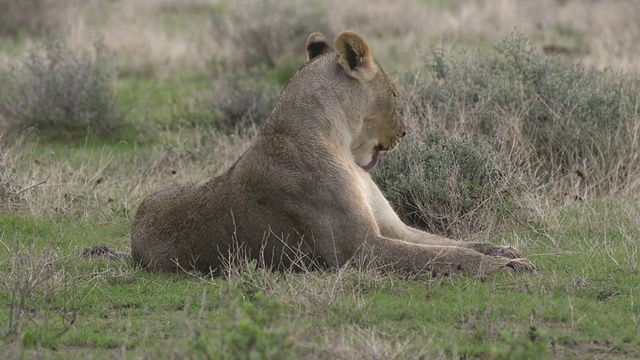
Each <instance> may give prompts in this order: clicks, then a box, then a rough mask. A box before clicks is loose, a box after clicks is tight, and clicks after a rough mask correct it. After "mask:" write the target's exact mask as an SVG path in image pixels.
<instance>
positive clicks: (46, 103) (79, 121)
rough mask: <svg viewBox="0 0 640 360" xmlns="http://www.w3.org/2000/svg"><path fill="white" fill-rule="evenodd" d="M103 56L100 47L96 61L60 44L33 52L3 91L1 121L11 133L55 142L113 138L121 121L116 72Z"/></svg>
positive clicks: (49, 44) (16, 70)
mask: <svg viewBox="0 0 640 360" xmlns="http://www.w3.org/2000/svg"><path fill="white" fill-rule="evenodd" d="M101 50H102V49H101V47H100V46H99V45H96V53H97V59H95V60H94V58H93V57H92V56H91V55H90V54H88V53H84V54H76V53H74V52H71V51H70V50H68V49H66V48H65V47H64V46H63V45H62V44H60V43H47V44H46V45H44V46H42V47H41V48H37V49H34V50H32V51H31V52H30V53H29V55H28V56H27V57H26V58H25V59H24V60H23V61H22V62H21V64H20V65H21V66H19V67H17V68H14V70H13V72H12V73H11V74H10V75H9V79H8V81H7V82H6V84H5V86H3V89H2V90H3V91H2V96H0V115H2V116H3V117H4V119H5V122H7V123H8V129H9V130H22V129H25V128H28V127H35V128H37V129H39V130H44V131H48V132H50V133H51V134H52V135H54V137H69V136H75V135H85V134H89V133H93V134H97V135H110V134H113V133H114V131H115V130H116V129H117V128H118V122H119V120H120V119H121V115H120V111H119V106H118V101H117V98H116V96H115V92H114V91H113V89H112V79H113V75H114V70H113V68H112V67H110V65H109V63H108V60H107V59H106V58H105V57H104V56H103V53H102V52H101Z"/></svg>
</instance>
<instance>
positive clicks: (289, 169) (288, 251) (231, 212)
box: [131, 32, 535, 274]
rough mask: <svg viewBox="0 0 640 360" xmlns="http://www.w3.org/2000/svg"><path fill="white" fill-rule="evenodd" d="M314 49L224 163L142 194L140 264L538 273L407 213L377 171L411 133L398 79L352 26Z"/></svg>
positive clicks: (135, 253) (136, 223)
mask: <svg viewBox="0 0 640 360" xmlns="http://www.w3.org/2000/svg"><path fill="white" fill-rule="evenodd" d="M307 54H308V62H307V63H306V64H305V65H304V66H303V67H302V68H301V69H300V70H299V71H298V72H297V73H296V74H295V75H294V76H293V78H292V79H291V81H290V83H289V85H288V86H287V87H286V89H285V90H284V91H283V92H282V95H281V97H280V100H279V101H278V103H277V104H276V106H275V108H274V109H273V112H272V113H271V116H270V117H269V119H268V120H267V121H266V123H265V124H264V127H263V128H262V130H261V131H260V133H259V134H258V136H257V138H256V139H255V142H254V143H253V144H252V145H251V147H250V148H249V149H248V150H247V151H246V152H245V153H244V154H243V155H242V156H241V157H240V158H239V159H238V160H237V161H236V163H235V164H234V165H233V166H232V167H231V168H230V169H229V170H228V171H227V172H226V173H224V174H223V175H221V176H218V177H216V178H213V179H211V180H209V181H203V182H199V183H196V184H190V185H181V186H175V187H171V188H168V189H164V190H161V191H158V192H156V193H155V194H152V195H151V196H149V197H148V198H146V199H145V200H144V201H143V202H142V204H141V205H140V208H139V209H138V211H137V213H136V215H135V218H134V220H133V228H132V232H131V255H132V257H133V259H134V260H135V261H136V262H138V263H139V264H140V265H142V266H144V267H146V268H148V269H150V270H162V271H176V270H179V269H187V270H190V269H198V270H201V271H204V272H206V273H209V272H219V271H220V270H221V269H223V268H224V266H225V264H226V263H227V262H228V261H229V260H228V259H229V257H230V254H233V253H238V254H242V256H243V257H246V258H247V259H258V260H259V263H261V264H263V265H265V266H268V267H272V268H274V269H289V268H299V267H302V268H304V267H307V266H312V265H314V266H317V265H319V266H325V267H333V268H337V267H341V266H343V265H345V264H347V263H350V262H353V263H355V264H359V265H361V264H363V263H366V264H370V265H374V266H379V267H382V268H384V269H388V270H391V271H399V272H406V273H420V272H429V273H452V272H463V273H472V274H484V273H489V272H492V271H495V270H499V269H513V270H522V271H529V272H533V271H535V267H534V266H533V264H532V263H531V262H529V260H527V259H524V258H521V257H520V253H519V252H518V251H516V250H515V249H513V248H511V247H501V246H496V245H493V244H490V243H476V242H463V241H454V240H450V239H446V238H443V237H440V236H437V235H433V234H429V233H425V232H423V231H420V230H417V229H414V228H411V227H409V226H407V225H405V224H404V223H402V221H400V219H399V218H398V216H397V215H396V214H395V212H394V211H393V209H392V208H391V206H390V205H389V203H388V202H387V200H386V199H385V198H384V196H383V195H382V193H381V192H380V190H379V189H378V187H377V186H376V184H375V183H374V182H373V180H372V179H371V176H370V175H369V172H370V171H372V170H373V169H374V168H375V166H376V163H377V162H378V158H379V155H380V152H382V151H387V150H391V149H392V148H394V147H395V146H396V145H397V144H398V142H399V141H400V139H401V138H402V137H403V136H404V134H405V129H404V124H403V123H402V120H401V119H400V117H399V115H398V111H397V109H396V93H395V89H394V84H393V83H392V81H391V79H390V78H389V77H388V76H387V75H386V74H385V73H384V71H383V70H382V69H381V68H380V66H379V65H378V64H377V63H376V61H375V60H374V59H373V57H372V55H371V51H370V50H369V46H368V45H367V44H366V43H365V41H364V40H363V39H362V38H360V37H359V36H358V35H356V34H355V33H353V32H343V33H341V34H339V35H338V36H337V38H336V40H335V48H333V49H332V48H331V47H330V46H329V44H328V43H327V42H326V40H325V38H324V36H323V35H322V34H319V33H313V34H311V36H309V40H308V41H307ZM231 256H233V255H231ZM354 260H358V261H354Z"/></svg>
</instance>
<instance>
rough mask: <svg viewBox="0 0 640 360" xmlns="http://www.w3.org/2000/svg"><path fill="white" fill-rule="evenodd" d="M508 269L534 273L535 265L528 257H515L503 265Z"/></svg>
mask: <svg viewBox="0 0 640 360" xmlns="http://www.w3.org/2000/svg"><path fill="white" fill-rule="evenodd" d="M505 266H506V267H507V268H508V269H510V270H513V271H516V272H529V273H534V274H535V273H536V270H537V269H536V266H535V265H533V263H531V261H529V260H528V259H525V258H517V259H512V260H509V261H508V262H507V264H506V265H505Z"/></svg>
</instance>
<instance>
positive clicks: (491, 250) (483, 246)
mask: <svg viewBox="0 0 640 360" xmlns="http://www.w3.org/2000/svg"><path fill="white" fill-rule="evenodd" d="M468 247H469V248H471V249H473V250H475V251H477V252H479V253H481V254H485V255H489V256H498V257H504V258H507V259H519V258H521V257H522V254H521V253H520V251H518V250H516V249H514V248H512V247H511V246H498V245H494V244H492V243H482V242H477V243H469V244H468Z"/></svg>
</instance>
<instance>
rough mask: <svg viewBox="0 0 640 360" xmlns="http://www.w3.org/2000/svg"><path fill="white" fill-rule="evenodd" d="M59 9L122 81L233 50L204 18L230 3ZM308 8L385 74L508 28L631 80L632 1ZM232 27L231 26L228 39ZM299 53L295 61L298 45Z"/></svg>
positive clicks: (286, 2) (637, 49) (78, 42)
mask: <svg viewBox="0 0 640 360" xmlns="http://www.w3.org/2000/svg"><path fill="white" fill-rule="evenodd" d="M65 2H66V6H64V8H63V9H62V10H61V12H60V13H59V14H57V15H56V17H57V18H59V19H62V23H64V24H65V27H66V28H65V30H66V31H64V32H63V34H66V35H64V37H65V40H67V43H68V44H70V46H71V47H73V48H75V49H80V50H91V47H92V44H93V43H94V42H95V41H96V40H97V39H100V38H101V39H103V41H104V44H105V45H106V46H107V48H108V49H110V50H111V51H113V52H114V53H116V54H118V56H119V58H120V59H121V66H122V68H123V71H124V72H126V73H129V74H139V75H151V76H154V77H167V76H173V75H176V74H184V73H185V72H189V73H206V72H207V68H208V66H210V63H211V60H212V59H218V60H224V59H227V60H229V59H231V58H232V57H233V56H235V54H237V51H238V49H237V45H240V44H230V43H229V42H228V39H220V38H214V37H213V36H212V35H211V31H212V27H211V26H212V24H211V19H212V17H211V14H213V13H220V12H221V11H226V9H227V8H228V7H229V5H230V4H231V2H228V1H223V0H189V1H179V0H141V1H134V2H84V1H78V0H66V1H65ZM253 2H254V0H243V1H235V2H232V3H233V7H234V8H240V9H241V8H246V9H252V8H253V5H255V4H253ZM277 4H278V5H277V6H275V7H274V8H276V9H282V8H286V7H287V6H288V7H291V6H294V7H295V6H298V5H297V4H298V3H297V2H296V1H293V0H282V1H279V2H278V3H277ZM314 4H315V5H314ZM312 5H313V6H317V7H320V8H323V9H325V10H324V11H325V12H326V15H324V16H323V18H326V19H327V24H326V31H327V33H328V34H327V35H329V36H330V37H332V36H333V35H335V33H336V32H338V31H341V30H344V29H355V30H357V31H359V32H360V33H362V34H363V35H364V36H366V37H367V39H368V40H370V41H371V42H372V48H373V49H375V52H376V54H377V56H378V57H379V58H380V60H382V63H383V64H385V65H386V67H387V68H402V67H405V68H406V67H407V66H411V65H412V64H413V63H414V60H415V59H416V58H417V57H418V54H417V51H416V50H420V49H426V48H428V47H430V46H432V45H435V46H440V45H441V44H443V43H444V44H446V45H447V46H449V45H452V44H460V45H464V46H475V45H480V46H484V45H487V44H491V43H494V42H496V41H498V40H500V38H501V37H502V36H504V35H505V34H507V33H509V32H511V31H513V30H514V29H515V28H517V29H519V30H520V31H522V32H523V33H524V34H525V35H527V36H528V37H530V38H532V39H534V40H535V42H536V43H537V44H539V45H540V46H541V47H543V46H544V47H546V48H547V49H548V50H549V51H550V52H555V53H559V54H561V55H568V56H570V57H571V58H572V59H578V60H580V61H581V62H583V63H584V64H586V65H587V66H594V67H597V68H600V69H602V68H612V69H615V70H617V71H625V72H640V64H639V63H638V62H637V61H635V59H636V58H638V56H639V55H640V45H638V44H640V41H639V40H640V39H639V37H640V35H639V34H640V29H639V27H640V25H638V22H637V21H636V20H637V19H638V18H639V17H640V7H638V6H637V5H636V3H635V2H634V1H633V0H613V1H608V2H585V1H582V0H542V1H536V2H531V1H525V0H501V1H489V0H472V1H459V2H451V3H449V2H441V1H428V2H425V1H420V0H407V1H402V2H388V1H384V0H373V1H369V2H367V5H366V6H363V4H362V3H359V2H349V1H337V0H327V1H317V2H315V3H312V4H311V5H309V6H312ZM247 11H248V12H247V14H251V12H250V11H249V10H247ZM245 21H247V22H250V21H249V20H248V19H245ZM240 25H242V24H236V28H235V29H236V30H234V31H235V33H239V30H238V28H237V27H238V26H240ZM247 26H249V24H247ZM318 30H322V29H318ZM231 35H232V34H229V36H231ZM220 36H224V34H220ZM298 48H299V49H300V55H303V54H304V52H303V43H301V44H299V47H298ZM242 51H244V50H242ZM9 59H10V57H7V55H6V54H2V55H0V64H4V66H6V65H7V63H8V62H9ZM395 63H398V65H397V66H394V65H393V64H395Z"/></svg>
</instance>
